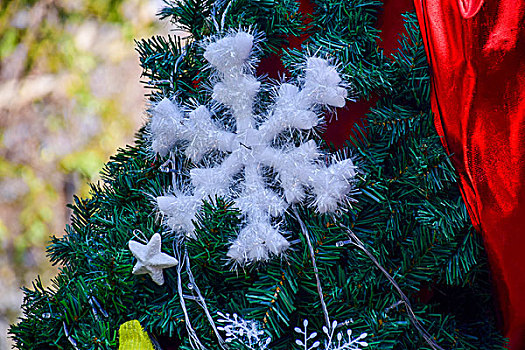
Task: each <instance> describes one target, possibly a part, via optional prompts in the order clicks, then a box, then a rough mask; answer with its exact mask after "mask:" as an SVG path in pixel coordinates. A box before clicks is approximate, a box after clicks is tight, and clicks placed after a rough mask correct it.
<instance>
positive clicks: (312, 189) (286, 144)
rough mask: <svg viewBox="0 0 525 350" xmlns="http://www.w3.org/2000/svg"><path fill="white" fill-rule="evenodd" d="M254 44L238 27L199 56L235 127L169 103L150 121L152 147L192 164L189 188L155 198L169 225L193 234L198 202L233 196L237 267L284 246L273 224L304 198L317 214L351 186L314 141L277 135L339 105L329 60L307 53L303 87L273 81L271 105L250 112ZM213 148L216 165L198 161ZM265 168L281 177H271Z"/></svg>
mask: <svg viewBox="0 0 525 350" xmlns="http://www.w3.org/2000/svg"><path fill="white" fill-rule="evenodd" d="M253 41H254V37H253V36H252V35H251V34H249V33H246V32H237V33H233V34H231V35H229V36H226V37H224V38H222V39H219V40H216V41H215V42H212V43H210V44H209V45H208V46H207V47H206V50H205V53H204V58H205V59H206V60H207V61H208V62H209V63H210V66H211V67H212V68H213V69H215V70H216V72H217V75H218V76H219V81H218V82H216V83H215V85H214V87H213V94H212V98H213V100H215V101H216V102H218V103H220V104H222V105H224V106H225V107H227V108H228V109H229V110H230V111H231V116H232V117H233V119H234V121H235V123H234V130H233V131H232V127H230V126H229V125H230V124H227V122H226V121H225V119H226V118H224V119H223V120H221V119H220V118H213V116H212V113H211V112H210V110H209V109H208V108H207V107H206V106H199V107H197V108H196V109H194V110H193V111H191V112H189V113H186V115H184V113H183V112H182V111H181V109H180V108H179V106H178V105H176V104H175V103H173V102H172V101H170V100H169V99H163V100H162V101H160V102H159V103H158V104H157V106H156V107H155V108H154V109H153V112H152V121H151V127H150V130H151V135H152V148H153V151H155V152H157V153H160V154H161V155H164V154H166V153H167V152H168V150H170V149H172V148H173V147H175V146H176V145H180V147H183V148H184V151H185V154H186V156H187V157H188V159H189V160H191V161H192V162H193V164H194V166H195V167H194V168H193V169H192V170H191V171H190V179H191V186H187V185H182V187H183V188H181V189H180V191H179V192H178V193H173V194H169V195H166V196H160V197H158V198H157V204H158V208H159V210H160V211H161V213H162V214H163V215H164V216H165V218H166V219H167V220H166V221H167V224H168V225H169V226H170V227H171V228H172V229H173V230H175V231H179V232H184V233H186V234H187V235H188V236H194V233H193V231H194V227H193V221H194V220H195V215H196V213H197V212H198V210H199V209H200V207H201V205H202V200H203V199H207V198H209V197H211V198H213V197H214V196H222V197H225V198H227V199H230V200H232V201H234V203H235V206H236V207H237V208H238V209H239V210H240V211H241V213H242V214H243V215H244V217H245V225H244V227H242V229H241V230H240V233H239V235H238V238H237V239H236V240H235V241H234V242H233V243H232V246H231V248H230V250H229V252H228V256H229V257H230V258H231V259H233V261H234V262H236V263H238V264H241V265H244V264H246V263H249V262H253V261H261V260H267V259H268V258H269V257H271V256H272V255H280V254H282V253H283V252H284V251H286V250H287V249H288V247H289V242H288V241H287V240H286V239H285V238H284V237H283V234H282V232H281V231H280V230H279V228H278V227H277V226H276V225H275V221H276V220H278V219H280V218H281V217H282V216H283V214H284V213H285V211H286V210H287V209H288V207H289V206H290V205H292V204H294V203H304V204H309V205H310V206H313V207H315V208H316V209H317V211H318V212H319V213H328V212H333V211H335V210H337V209H338V208H339V207H340V205H341V203H342V202H343V201H344V199H345V197H346V196H347V195H348V193H349V192H350V191H351V190H352V188H353V187H352V179H353V178H354V176H355V174H356V173H355V167H354V164H353V163H352V161H351V160H350V159H345V160H342V161H337V160H336V159H335V158H333V159H332V160H331V161H329V162H328V164H327V161H326V160H325V159H326V157H322V156H323V154H322V152H321V151H320V150H319V148H318V146H317V144H316V143H315V141H313V140H309V141H307V142H302V143H300V144H299V145H298V146H297V145H296V142H297V140H295V139H293V138H292V137H291V136H290V137H288V138H285V137H283V135H284V134H283V132H287V131H291V130H304V131H308V130H311V129H313V128H314V127H316V126H317V125H318V124H319V121H320V118H319V115H318V113H317V110H318V107H319V106H333V107H342V106H344V104H345V98H346V96H347V91H346V89H345V88H343V87H342V86H341V82H342V81H341V78H340V76H339V74H338V73H337V71H336V69H335V68H334V67H333V66H331V65H330V64H329V63H328V62H327V61H326V60H323V59H321V58H316V57H312V58H309V59H308V60H307V62H306V67H305V71H306V73H305V76H304V78H303V83H302V85H301V86H299V85H293V84H290V83H283V84H280V86H278V87H275V88H274V89H272V90H271V91H275V92H276V93H275V97H274V103H273V105H272V106H271V107H270V109H269V111H268V112H267V113H265V114H264V115H255V113H254V110H253V105H254V102H255V101H256V96H257V94H258V93H260V92H261V91H260V90H261V83H260V82H259V81H258V80H257V79H256V77H255V76H254V75H253V74H252V73H251V69H250V61H249V60H250V53H251V52H252V49H253ZM263 92H266V93H269V92H270V91H263ZM288 134H289V133H288ZM278 136H279V142H275V141H276V140H277V137H278ZM283 139H284V141H283ZM276 144H278V145H276ZM210 151H219V152H215V154H216V153H219V154H224V155H225V156H224V157H223V158H219V159H215V160H214V162H213V163H214V164H215V163H220V164H219V165H216V166H207V165H206V164H210V162H205V161H202V160H203V157H205V156H206V155H207V154H210ZM205 163H206V164H205ZM268 169H272V170H273V172H271V173H273V174H277V175H276V176H272V175H268V174H269V173H270V172H269V171H268ZM239 184H240V186H239ZM179 185H180V184H179ZM269 185H270V186H269ZM276 188H279V189H278V190H275V189H276Z"/></svg>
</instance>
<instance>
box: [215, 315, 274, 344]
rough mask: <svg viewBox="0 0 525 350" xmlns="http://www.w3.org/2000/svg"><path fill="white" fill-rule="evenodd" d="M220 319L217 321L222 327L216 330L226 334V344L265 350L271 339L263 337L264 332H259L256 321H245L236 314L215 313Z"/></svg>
mask: <svg viewBox="0 0 525 350" xmlns="http://www.w3.org/2000/svg"><path fill="white" fill-rule="evenodd" d="M217 314H218V315H219V316H220V318H219V319H218V320H217V321H218V322H219V323H221V324H223V326H219V327H217V329H219V330H221V331H223V332H225V333H226V342H227V343H232V342H237V343H239V344H242V345H244V346H245V347H246V348H247V349H249V350H266V349H268V344H270V342H271V341H272V338H271V337H269V336H267V335H265V333H264V331H262V330H260V326H259V323H258V322H256V321H251V320H245V319H243V318H241V317H239V316H238V315H237V314H235V313H234V314H233V316H230V314H228V313H226V314H223V313H222V312H218V313H217Z"/></svg>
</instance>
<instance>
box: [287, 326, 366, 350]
mask: <svg viewBox="0 0 525 350" xmlns="http://www.w3.org/2000/svg"><path fill="white" fill-rule="evenodd" d="M303 327H304V329H301V328H299V327H295V329H294V330H295V332H296V333H299V334H301V335H302V339H296V340H295V343H296V344H297V345H299V346H300V347H302V348H303V349H304V350H313V349H324V350H360V349H362V347H367V346H368V343H367V342H365V341H363V339H365V338H366V337H367V334H366V333H361V335H359V336H358V337H357V338H352V330H351V329H348V330H347V331H346V337H345V336H344V335H343V333H342V332H339V333H337V335H336V336H335V337H334V335H335V330H336V328H337V327H338V324H337V321H333V322H332V324H331V325H330V329H328V327H326V326H323V333H324V334H325V336H326V340H325V342H324V344H323V345H322V346H321V342H320V341H319V340H315V338H316V337H317V332H313V333H310V334H308V320H304V321H303ZM320 346H321V347H320Z"/></svg>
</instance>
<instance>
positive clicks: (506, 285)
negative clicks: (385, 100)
mask: <svg viewBox="0 0 525 350" xmlns="http://www.w3.org/2000/svg"><path fill="white" fill-rule="evenodd" d="M415 5H416V11H417V15H418V20H419V23H420V27H421V31H422V35H423V40H424V44H425V49H426V50H427V55H428V60H429V63H430V69H431V76H432V109H433V111H434V114H435V124H436V128H437V129H438V132H439V133H440V135H441V136H442V137H443V139H442V140H443V144H444V145H445V148H446V149H447V151H448V152H449V153H450V154H452V160H453V163H454V165H455V167H456V169H457V171H458V173H459V178H460V182H461V183H460V184H461V189H462V193H463V197H464V199H465V202H466V204H467V207H468V209H469V214H470V216H471V219H472V222H473V223H474V225H475V226H476V228H477V229H478V230H480V231H481V232H482V234H483V237H484V241H485V246H486V250H487V252H488V254H489V260H490V263H491V268H492V270H493V272H494V273H493V275H494V281H495V285H496V289H497V293H498V296H499V302H500V306H501V311H502V316H503V321H504V327H505V332H506V335H507V336H508V337H509V338H510V344H509V347H510V349H512V350H520V349H525V222H524V220H525V23H524V13H525V0H485V1H483V0H415Z"/></svg>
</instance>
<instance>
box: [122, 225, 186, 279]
mask: <svg viewBox="0 0 525 350" xmlns="http://www.w3.org/2000/svg"><path fill="white" fill-rule="evenodd" d="M161 244H162V242H161V237H160V234H158V233H155V234H154V235H153V237H151V239H150V241H149V242H148V243H147V244H140V243H139V242H135V241H129V249H130V250H131V253H132V254H133V256H134V257H135V258H137V263H136V264H135V266H134V267H133V271H132V273H133V274H135V275H141V274H146V273H147V274H149V275H150V276H151V279H152V280H153V282H155V283H157V284H158V285H162V284H164V276H163V274H162V270H163V269H167V268H169V267H173V266H175V265H177V264H178V263H179V262H178V261H177V259H175V258H174V257H172V256H169V255H168V254H165V253H162V252H161V251H160V250H161Z"/></svg>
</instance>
